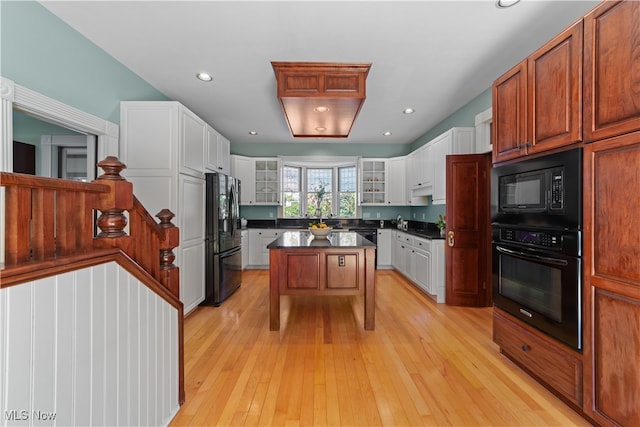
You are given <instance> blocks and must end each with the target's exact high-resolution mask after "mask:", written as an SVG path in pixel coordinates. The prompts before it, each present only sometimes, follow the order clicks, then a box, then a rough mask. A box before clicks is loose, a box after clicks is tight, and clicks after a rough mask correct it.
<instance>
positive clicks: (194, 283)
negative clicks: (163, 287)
mask: <svg viewBox="0 0 640 427" xmlns="http://www.w3.org/2000/svg"><path fill="white" fill-rule="evenodd" d="M204 245H205V244H204V242H200V243H197V244H194V245H191V246H182V245H181V246H180V248H179V252H178V256H177V258H176V261H177V264H178V266H179V267H180V301H182V303H183V304H184V314H185V315H186V314H188V313H189V312H190V311H192V310H194V309H195V308H197V307H198V304H200V303H201V302H202V301H204Z"/></svg>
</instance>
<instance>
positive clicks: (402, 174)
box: [386, 157, 407, 206]
mask: <svg viewBox="0 0 640 427" xmlns="http://www.w3.org/2000/svg"><path fill="white" fill-rule="evenodd" d="M406 171H407V159H406V157H392V158H390V159H387V195H386V199H387V200H386V204H387V205H396V206H403V205H406V204H407V182H406V179H405V178H406Z"/></svg>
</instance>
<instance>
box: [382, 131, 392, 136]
mask: <svg viewBox="0 0 640 427" xmlns="http://www.w3.org/2000/svg"><path fill="white" fill-rule="evenodd" d="M382 135H384V136H391V132H389V131H386V132H385V133H383V134H382Z"/></svg>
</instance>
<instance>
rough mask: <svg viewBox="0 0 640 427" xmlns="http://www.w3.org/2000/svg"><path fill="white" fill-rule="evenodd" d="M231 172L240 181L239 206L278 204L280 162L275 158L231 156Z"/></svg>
mask: <svg viewBox="0 0 640 427" xmlns="http://www.w3.org/2000/svg"><path fill="white" fill-rule="evenodd" d="M231 171H232V175H233V176H234V177H236V178H238V179H240V204H241V205H279V204H280V161H279V160H278V159H277V158H274V157H268V158H255V157H245V156H236V155H233V156H231Z"/></svg>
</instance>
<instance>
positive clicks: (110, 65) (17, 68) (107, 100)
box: [0, 1, 169, 123]
mask: <svg viewBox="0 0 640 427" xmlns="http://www.w3.org/2000/svg"><path fill="white" fill-rule="evenodd" d="M0 74H1V75H2V76H3V77H5V78H8V79H10V80H13V81H14V82H16V83H17V84H19V85H21V86H25V87H28V88H29V89H32V90H35V91H37V92H39V93H41V94H43V95H46V96H49V97H51V98H53V99H56V100H58V101H61V102H64V103H65V104H68V105H71V106H73V107H76V108H78V109H80V110H83V111H86V112H88V113H90V114H93V115H95V116H97V117H100V118H102V119H105V120H108V121H110V122H113V123H120V101H126V100H139V101H166V100H168V99H169V98H167V97H166V96H165V95H164V94H162V93H160V92H159V91H158V90H156V89H155V88H154V87H152V86H151V85H150V84H149V83H147V82H146V81H144V80H143V79H141V78H140V77H139V76H138V75H136V74H135V73H133V72H132V71H131V70H129V69H128V68H126V67H125V66H124V65H122V64H121V63H120V62H118V61H116V60H115V59H114V58H113V57H112V56H110V55H108V54H107V53H106V52H105V51H103V50H102V49H100V48H99V47H97V46H96V45H95V44H93V43H92V42H91V41H89V40H88V39H87V38H85V37H84V36H82V35H81V34H79V33H78V32H77V31H75V30H74V29H73V28H71V27H69V26H68V25H67V24H65V23H64V22H63V21H61V20H60V19H59V18H58V17H56V16H55V15H53V14H52V13H51V12H49V11H48V10H47V9H45V8H44V7H43V6H42V5H40V4H39V3H37V2H33V1H0Z"/></svg>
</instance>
